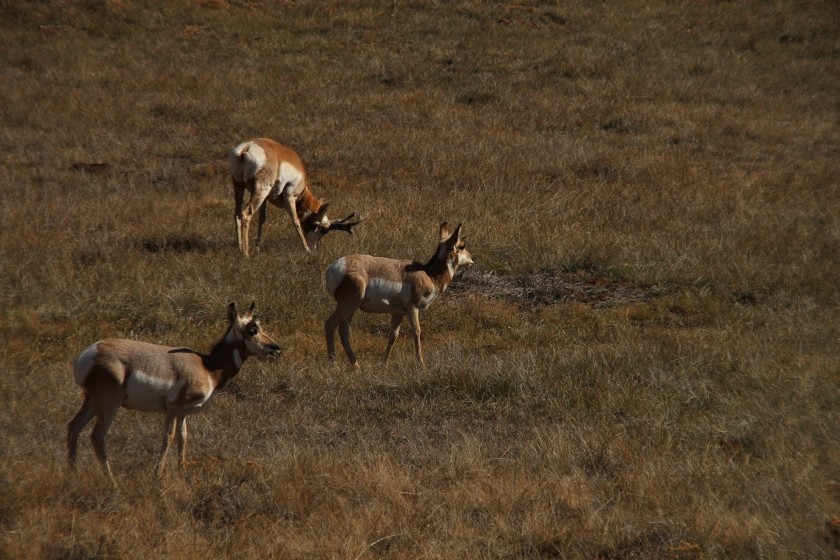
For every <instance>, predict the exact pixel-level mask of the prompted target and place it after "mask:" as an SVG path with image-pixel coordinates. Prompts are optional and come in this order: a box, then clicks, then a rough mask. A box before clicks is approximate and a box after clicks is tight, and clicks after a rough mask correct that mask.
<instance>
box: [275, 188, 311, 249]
mask: <svg viewBox="0 0 840 560" xmlns="http://www.w3.org/2000/svg"><path fill="white" fill-rule="evenodd" d="M281 200H282V201H283V208H285V209H286V212H288V213H289V216H290V217H291V218H292V223H293V224H294V225H295V230H296V231H297V234H298V237H300V242H301V243H303V248H304V249H306V252H307V253H311V252H312V251H310V250H309V245H307V243H306V236H304V235H303V229H301V227H300V220H299V219H298V215H297V210H296V209H295V203H296V199H295V196H294V195H289V194H287V191H284V192H283V195H282V197H281Z"/></svg>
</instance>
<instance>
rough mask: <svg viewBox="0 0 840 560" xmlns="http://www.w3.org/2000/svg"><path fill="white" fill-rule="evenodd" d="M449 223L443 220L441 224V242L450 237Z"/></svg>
mask: <svg viewBox="0 0 840 560" xmlns="http://www.w3.org/2000/svg"><path fill="white" fill-rule="evenodd" d="M449 235H450V233H449V224H447V223H446V222H443V223H442V224H440V243H443V242H444V241H446V240H447V239H449Z"/></svg>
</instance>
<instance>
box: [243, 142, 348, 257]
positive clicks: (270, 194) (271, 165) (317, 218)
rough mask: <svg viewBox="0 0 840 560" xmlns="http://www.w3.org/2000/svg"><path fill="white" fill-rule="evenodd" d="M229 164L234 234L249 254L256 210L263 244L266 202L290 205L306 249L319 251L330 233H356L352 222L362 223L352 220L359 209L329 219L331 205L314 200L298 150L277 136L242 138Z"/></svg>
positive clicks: (289, 207) (291, 214)
mask: <svg viewBox="0 0 840 560" xmlns="http://www.w3.org/2000/svg"><path fill="white" fill-rule="evenodd" d="M228 163H229V164H230V174H231V177H232V178H233V195H234V198H235V202H236V208H235V210H234V219H235V221H236V238H237V241H238V243H239V250H240V251H242V252H243V253H244V254H245V256H246V257H247V256H248V228H249V227H250V224H251V218H253V216H254V214H255V213H256V212H257V210H259V213H260V216H259V222H258V225H257V246H258V247H259V244H260V238H261V237H262V228H263V224H265V213H266V206H267V204H265V201H266V200H268V201H269V202H271V203H272V204H274V205H275V206H278V207H281V208H285V209H286V212H288V213H289V216H290V217H291V218H292V223H293V224H294V226H295V231H297V234H298V237H300V241H301V243H303V247H304V249H306V251H307V252H311V250H312V249H315V247H316V245H317V244H318V241H320V240H321V238H322V237H323V236H325V235H326V234H328V233H329V232H330V231H332V230H342V231H346V232H347V233H349V234H352V233H353V226H355V225H357V224H359V223H360V220H356V221H355V222H351V221H349V220H350V219H351V218H353V216H354V215H355V212H353V213H351V214H350V215H349V216H347V217H346V218H343V219H341V220H330V219H328V218H327V209H328V208H329V203H326V202H324V201H323V200H321V199H318V198H315V196H314V195H313V194H312V190H311V189H310V188H309V182H308V181H307V177H306V169H304V167H303V162H301V160H300V157H299V156H298V155H297V154H296V153H295V152H294V150H291V149H289V148H287V147H285V146H283V145H281V144H278V143H277V142H275V141H274V140H269V139H268V138H257V139H256V140H249V141H247V142H243V143H241V144H239V145H238V146H236V147H235V148H233V149H232V150H231V151H230V154H229V155H228ZM246 190H247V191H248V192H249V193H250V198H249V199H248V203H247V204H246V205H245V208H244V209H243V208H242V201H243V199H244V196H245V191H246Z"/></svg>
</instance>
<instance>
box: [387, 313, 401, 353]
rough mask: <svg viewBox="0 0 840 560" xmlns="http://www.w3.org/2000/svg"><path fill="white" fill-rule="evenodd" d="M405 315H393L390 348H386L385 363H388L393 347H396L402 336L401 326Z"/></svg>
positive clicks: (389, 337)
mask: <svg viewBox="0 0 840 560" xmlns="http://www.w3.org/2000/svg"><path fill="white" fill-rule="evenodd" d="M403 317H405V315H403V314H401V313H394V314H393V315H391V332H390V333H389V335H388V346H387V348H385V360H384V361H385V363H386V364H387V363H388V357H389V356H390V355H391V347H392V346H394V341H395V340H397V337H398V336H399V335H400V325H401V324H402V320H403Z"/></svg>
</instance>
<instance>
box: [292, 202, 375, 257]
mask: <svg viewBox="0 0 840 560" xmlns="http://www.w3.org/2000/svg"><path fill="white" fill-rule="evenodd" d="M329 207H330V203H329V202H324V203H323V204H321V207H320V208H319V209H318V211H317V212H308V213H307V214H306V215H305V216H304V217H303V218H302V219H301V220H300V225H301V227H302V228H303V233H304V236H306V244H307V245H309V248H310V249H315V248H316V247H317V246H318V242H319V241H320V240H321V238H322V237H324V236H325V235H327V234H328V233H329V232H331V231H334V230H341V231H346V232H347V233H349V234H350V235H353V227H354V226H357V225H359V224H360V223H361V222H362V220H360V219H359V220H355V221H352V222H351V221H350V220H351V219H352V218H353V216H355V215H356V213H355V212H352V213H351V214H350V215H349V216H347V217H346V218H342V219H340V220H330V219H329V218H327V210H328V209H329Z"/></svg>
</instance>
